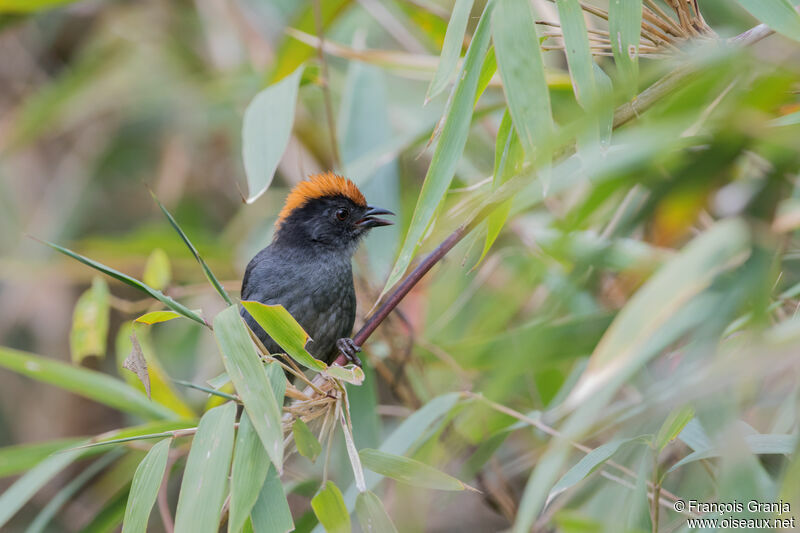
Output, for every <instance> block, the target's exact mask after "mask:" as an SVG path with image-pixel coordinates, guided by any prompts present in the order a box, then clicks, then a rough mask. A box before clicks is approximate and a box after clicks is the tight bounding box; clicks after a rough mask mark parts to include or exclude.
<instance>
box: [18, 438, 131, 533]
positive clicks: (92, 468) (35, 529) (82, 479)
mask: <svg viewBox="0 0 800 533" xmlns="http://www.w3.org/2000/svg"><path fill="white" fill-rule="evenodd" d="M122 453H123V452H122V450H113V451H110V452H108V453H106V454H105V455H104V456H103V457H101V458H99V459H97V460H96V461H94V462H93V463H91V464H90V465H89V466H87V467H86V468H84V469H83V470H81V471H80V473H78V474H77V475H75V476H74V477H73V478H72V479H70V481H69V482H68V483H67V484H66V485H64V486H63V487H62V488H60V489H59V490H58V492H57V493H56V494H55V496H53V497H52V498H50V499H49V500H48V501H47V504H46V505H45V506H44V507H43V508H42V510H41V511H39V513H38V514H37V515H36V518H34V519H33V521H32V522H31V523H30V525H29V526H28V528H27V529H26V530H25V533H42V532H43V531H45V530H46V529H47V526H48V525H49V524H50V522H51V521H52V520H53V518H54V517H55V515H56V514H57V513H58V512H59V511H60V510H61V508H62V507H64V505H65V504H66V503H67V502H68V501H69V500H70V499H72V497H73V496H75V494H77V493H78V492H79V491H80V490H81V489H83V488H84V487H85V486H86V484H87V483H89V482H90V481H91V480H92V478H94V477H95V476H97V475H98V474H99V473H100V472H102V471H103V470H104V469H105V468H106V467H108V466H109V465H110V464H111V463H113V462H114V461H116V460H117V459H119V457H120V455H122Z"/></svg>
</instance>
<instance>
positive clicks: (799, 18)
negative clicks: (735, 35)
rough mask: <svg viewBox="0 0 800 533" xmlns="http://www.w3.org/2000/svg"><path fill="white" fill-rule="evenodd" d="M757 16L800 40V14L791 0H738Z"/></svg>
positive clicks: (788, 35) (791, 37) (776, 29)
mask: <svg viewBox="0 0 800 533" xmlns="http://www.w3.org/2000/svg"><path fill="white" fill-rule="evenodd" d="M736 1H737V2H739V5H741V6H742V7H743V8H745V9H746V10H747V11H749V12H750V14H751V15H753V16H754V17H755V18H757V19H758V20H760V21H761V22H763V23H764V24H766V25H767V26H769V27H770V28H772V29H773V30H775V31H777V32H778V33H780V34H781V35H784V36H786V37H788V38H790V39H794V40H795V41H800V14H798V13H797V11H796V10H795V8H794V6H793V5H792V3H791V2H790V1H789V0H736Z"/></svg>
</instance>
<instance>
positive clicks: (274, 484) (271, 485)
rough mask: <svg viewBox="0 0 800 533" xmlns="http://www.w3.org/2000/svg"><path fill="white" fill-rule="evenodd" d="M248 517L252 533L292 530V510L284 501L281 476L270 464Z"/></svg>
mask: <svg viewBox="0 0 800 533" xmlns="http://www.w3.org/2000/svg"><path fill="white" fill-rule="evenodd" d="M250 519H251V521H252V522H253V531H254V533H288V532H289V531H293V530H294V521H293V520H292V512H291V510H290V509H289V503H288V502H287V501H286V493H285V492H284V491H283V484H282V483H281V478H279V477H278V471H277V470H275V467H274V466H272V465H270V467H269V472H268V473H267V479H266V480H264V486H263V487H261V492H259V494H258V500H256V503H255V505H254V506H253V511H252V512H251V513H250Z"/></svg>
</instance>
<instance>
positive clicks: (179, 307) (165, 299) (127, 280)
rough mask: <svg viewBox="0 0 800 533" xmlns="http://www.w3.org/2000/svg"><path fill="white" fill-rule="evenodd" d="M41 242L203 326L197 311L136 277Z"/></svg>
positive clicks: (62, 248) (203, 323) (56, 245)
mask: <svg viewBox="0 0 800 533" xmlns="http://www.w3.org/2000/svg"><path fill="white" fill-rule="evenodd" d="M41 242H42V243H44V244H46V245H47V246H49V247H51V248H53V249H54V250H56V251H59V252H61V253H62V254H64V255H67V256H69V257H71V258H73V259H75V260H77V261H80V262H81V263H83V264H84V265H87V266H90V267H92V268H94V269H95V270H99V271H100V272H102V273H103V274H106V275H107V276H111V277H112V278H114V279H116V280H118V281H121V282H122V283H124V284H126V285H130V286H131V287H133V288H135V289H139V290H140V291H142V292H144V293H145V294H148V295H150V296H152V297H153V298H155V299H156V300H158V301H159V302H161V303H163V304H164V305H166V306H167V307H169V308H170V309H172V310H173V311H175V312H176V313H180V314H181V315H183V316H185V317H186V318H191V319H192V320H194V321H195V322H197V323H198V324H202V325H204V326H205V325H206V323H205V321H204V320H203V319H202V318H201V317H200V315H198V314H197V313H195V312H194V311H192V310H191V309H189V308H188V307H186V306H185V305H183V304H181V303H178V302H176V301H175V300H173V299H172V298H170V297H169V296H167V295H165V294H164V293H162V292H161V291H158V290H156V289H154V288H152V287H150V286H149V285H145V284H144V283H142V282H141V281H139V280H138V279H135V278H132V277H130V276H128V275H127V274H123V273H122V272H120V271H118V270H114V269H113V268H111V267H107V266H106V265H104V264H102V263H98V262H97V261H95V260H93V259H89V258H88V257H84V256H82V255H80V254H78V253H75V252H73V251H72V250H69V249H67V248H64V247H63V246H59V245H58V244H54V243H52V242H47V241H41Z"/></svg>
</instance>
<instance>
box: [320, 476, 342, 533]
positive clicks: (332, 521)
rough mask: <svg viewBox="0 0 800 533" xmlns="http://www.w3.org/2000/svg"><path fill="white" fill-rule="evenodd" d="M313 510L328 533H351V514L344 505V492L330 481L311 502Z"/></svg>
mask: <svg viewBox="0 0 800 533" xmlns="http://www.w3.org/2000/svg"><path fill="white" fill-rule="evenodd" d="M311 508H312V509H313V510H314V514H315V515H316V516H317V518H318V519H319V522H320V524H322V526H323V527H324V528H325V531H327V532H328V533H350V531H351V529H350V514H349V513H348V512H347V507H345V505H344V499H343V498H342V492H341V491H340V490H339V487H337V486H336V484H335V483H334V482H333V481H328V483H326V484H325V487H324V488H323V489H322V490H320V491H319V492H318V493H317V494H316V496H314V498H312V500H311Z"/></svg>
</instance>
